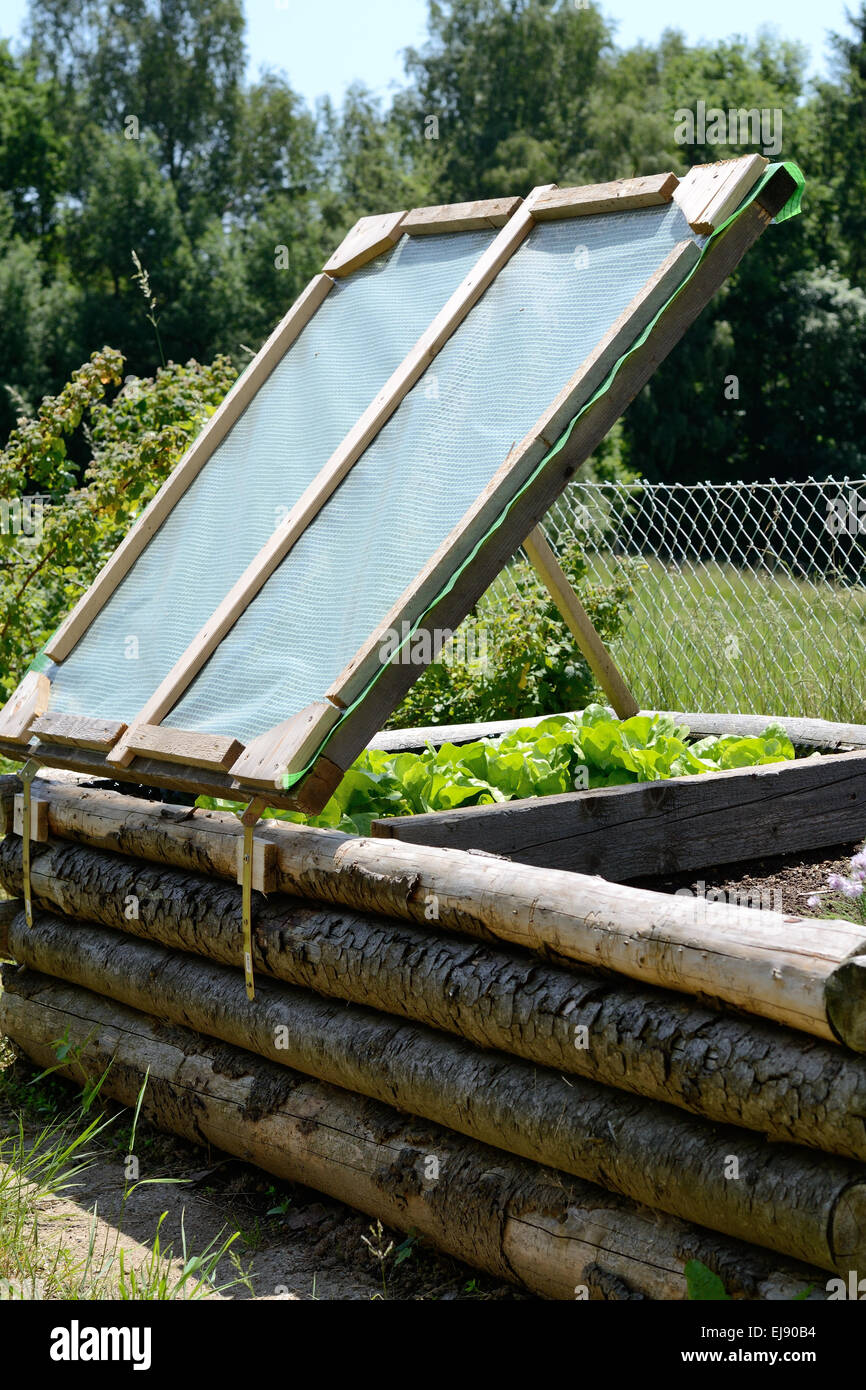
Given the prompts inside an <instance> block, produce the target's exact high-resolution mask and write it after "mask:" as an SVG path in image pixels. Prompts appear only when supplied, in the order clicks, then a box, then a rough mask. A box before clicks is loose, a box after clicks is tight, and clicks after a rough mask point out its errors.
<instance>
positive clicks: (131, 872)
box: [0, 839, 866, 1160]
mask: <svg viewBox="0 0 866 1390" xmlns="http://www.w3.org/2000/svg"><path fill="white" fill-rule="evenodd" d="M34 848H35V849H36V847H34ZM31 879H32V884H33V891H34V896H35V901H36V902H37V903H38V904H41V905H42V906H43V907H45V908H47V909H48V910H49V911H57V910H59V911H60V912H62V913H64V914H65V915H66V916H68V917H73V918H75V919H77V920H81V921H85V922H99V923H102V924H103V925H105V926H108V927H114V928H116V929H118V930H120V931H123V932H126V933H128V934H130V935H133V936H137V937H140V938H143V939H145V940H151V941H156V942H160V943H162V944H163V945H165V946H168V947H172V948H176V949H180V950H184V951H192V952H195V953H196V954H197V955H201V956H205V957H206V958H208V959H211V960H215V961H218V962H221V963H223V964H226V965H232V966H238V965H239V960H240V944H239V927H238V923H239V920H240V890H239V889H237V888H235V887H229V886H228V885H225V884H222V883H219V882H214V881H213V880H209V879H206V878H204V877H202V876H200V875H190V874H183V873H180V872H178V871H176V870H165V869H161V868H156V867H154V866H152V865H150V864H147V863H142V862H141V861H135V860H130V859H127V858H125V857H121V856H119V855H116V854H108V853H103V852H100V851H96V850H90V849H87V848H85V847H79V846H76V845H71V844H63V843H55V844H51V845H47V846H40V847H38V852H35V853H34V860H33V866H32V873H31ZM20 882H21V846H20V841H18V840H15V839H8V840H6V841H5V842H4V843H2V844H0V884H2V885H3V886H4V887H5V888H7V889H8V890H9V891H13V892H18V891H20ZM131 905H134V912H135V914H137V915H133V916H130V912H131V910H133V909H132V908H131ZM2 933H3V927H2V924H0V947H2ZM20 940H21V943H22V947H23V948H25V949H26V944H27V939H26V937H24V936H22V937H20ZM7 949H8V947H7ZM0 953H2V951H0ZM253 955H254V963H255V967H256V970H257V971H259V972H264V973H266V974H269V975H272V976H274V977H275V978H277V979H280V980H283V981H285V982H287V983H289V984H294V985H300V986H303V987H306V988H308V989H312V990H315V991H316V992H317V993H319V994H324V995H327V996H330V997H335V998H338V999H345V1000H348V1001H349V1002H351V1003H356V1004H366V1005H369V1006H370V1007H371V1008H375V1009H379V1010H381V1011H383V1012H386V1013H390V1014H396V1015H398V1016H400V1017H402V1018H407V1019H412V1020H414V1021H416V1022H419V1023H423V1024H426V1025H428V1026H429V1027H432V1028H436V1029H439V1030H443V1031H446V1032H449V1033H456V1034H457V1035H459V1036H462V1037H464V1038H467V1039H468V1040H469V1041H471V1042H473V1043H476V1044H478V1045H480V1046H481V1047H491V1048H496V1049H498V1050H499V1051H503V1052H512V1053H514V1054H515V1055H517V1056H519V1057H523V1058H525V1059H527V1060H528V1061H532V1062H536V1063H538V1064H540V1065H541V1066H546V1067H552V1068H554V1069H555V1070H556V1071H559V1072H566V1073H575V1074H577V1075H582V1076H586V1077H590V1078H592V1079H594V1080H597V1081H600V1082H603V1083H604V1084H606V1085H610V1086H615V1087H617V1088H619V1089H621V1090H625V1091H629V1092H631V1093H633V1094H636V1095H642V1096H647V1097H650V1098H652V1099H656V1100H661V1101H667V1102H671V1103H673V1104H675V1105H678V1106H680V1107H681V1108H683V1109H685V1110H688V1111H690V1112H691V1113H693V1114H696V1115H701V1116H703V1117H705V1118H707V1119H710V1120H716V1121H721V1122H722V1123H727V1124H734V1125H739V1126H743V1127H745V1128H747V1129H753V1130H756V1131H758V1132H760V1133H763V1134H766V1135H768V1136H769V1137H770V1138H772V1139H773V1140H775V1141H778V1142H783V1143H784V1142H793V1143H797V1144H805V1145H808V1146H810V1147H813V1148H818V1149H821V1150H824V1151H826V1152H830V1153H837V1154H840V1155H842V1156H845V1157H848V1158H855V1159H860V1160H864V1159H866V1130H864V1124H863V1116H864V1114H866V1059H862V1058H859V1057H851V1056H850V1055H848V1054H847V1053H845V1052H844V1051H843V1050H842V1049H841V1048H839V1047H835V1046H832V1045H829V1044H826V1043H821V1042H817V1041H815V1040H814V1039H811V1038H808V1037H806V1036H804V1035H803V1034H802V1033H797V1032H794V1031H792V1030H789V1029H784V1028H782V1027H780V1026H778V1025H776V1024H770V1023H764V1022H760V1021H758V1020H755V1019H749V1018H739V1017H736V1016H731V1015H729V1014H720V1013H717V1012H714V1011H713V1010H712V1009H710V1008H707V1007H705V1006H703V1005H701V1004H699V1003H697V1002H695V1001H692V1000H688V1001H686V1000H684V999H683V998H681V997H678V996H677V995H673V994H665V993H663V992H662V991H660V990H654V989H641V988H640V987H639V986H637V985H634V984H632V983H631V982H629V981H625V980H619V979H616V978H613V979H612V978H609V977H607V978H601V977H599V976H593V975H590V974H587V973H586V972H580V971H578V970H576V969H574V968H572V967H569V968H563V967H562V966H557V965H555V964H548V963H547V962H543V961H540V960H538V958H537V957H535V956H532V955H530V954H528V953H521V952H518V951H516V950H514V949H509V948H508V947H505V946H504V945H494V946H492V947H488V946H487V945H485V944H482V943H479V942H477V941H474V940H460V939H459V938H457V937H454V936H451V935H448V934H442V935H439V934H435V935H432V934H430V933H429V932H426V931H422V930H421V929H420V928H418V927H416V926H414V925H411V924H403V923H397V922H395V921H393V920H391V919H388V918H384V917H376V916H364V915H362V914H360V913H355V912H351V911H348V910H345V909H343V910H340V909H333V908H328V907H320V906H318V905H313V904H306V903H301V902H299V901H298V900H297V899H294V898H291V897H288V896H281V895H273V896H271V897H270V898H268V899H264V898H262V897H260V896H259V898H258V905H257V909H256V913H255V917H254V931H253Z"/></svg>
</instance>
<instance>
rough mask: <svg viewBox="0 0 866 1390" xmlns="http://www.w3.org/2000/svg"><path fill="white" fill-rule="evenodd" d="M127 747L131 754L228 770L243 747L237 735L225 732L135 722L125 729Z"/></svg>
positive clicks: (188, 765) (220, 770)
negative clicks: (206, 732)
mask: <svg viewBox="0 0 866 1390" xmlns="http://www.w3.org/2000/svg"><path fill="white" fill-rule="evenodd" d="M127 748H128V749H129V751H130V753H131V754H132V756H133V757H136V756H138V755H139V754H140V753H143V754H145V756H146V757H149V758H155V759H156V761H157V762H168V763H180V764H181V765H182V766H186V767H205V768H213V769H215V770H216V771H219V772H226V771H228V769H229V768H230V767H231V765H232V763H235V762H237V760H238V758H239V757H240V756H241V754H242V753H243V751H244V746H243V744H242V743H240V742H239V741H238V739H236V738H230V737H228V735H226V734H199V733H196V732H194V731H193V730H190V729H172V728H169V727H167V726H166V725H164V724H138V725H136V726H135V728H133V729H130V731H129V735H128V738H127Z"/></svg>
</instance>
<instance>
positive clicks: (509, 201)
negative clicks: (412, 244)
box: [400, 195, 548, 236]
mask: <svg viewBox="0 0 866 1390" xmlns="http://www.w3.org/2000/svg"><path fill="white" fill-rule="evenodd" d="M545 196H548V195H545ZM520 203H521V199H520V198H486V199H480V200H478V201H477V202H474V203H438V204H436V205H435V206H433V207H426V208H413V209H412V211H411V212H407V213H406V216H405V217H404V218H403V221H402V223H401V224H400V233H401V235H402V234H403V233H404V232H405V233H407V234H408V235H409V236H433V235H435V234H437V233H441V232H476V231H481V230H483V229H484V228H485V227H504V225H505V223H506V222H507V221H508V219H509V217H511V215H512V213H515V212H516V211H517V209H518V208H519V207H520Z"/></svg>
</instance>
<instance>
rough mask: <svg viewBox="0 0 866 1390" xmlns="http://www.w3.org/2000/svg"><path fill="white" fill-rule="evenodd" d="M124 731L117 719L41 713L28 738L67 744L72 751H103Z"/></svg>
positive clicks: (123, 726) (124, 726)
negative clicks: (32, 737) (32, 736)
mask: <svg viewBox="0 0 866 1390" xmlns="http://www.w3.org/2000/svg"><path fill="white" fill-rule="evenodd" d="M125 732H126V725H125V724H121V723H120V722H119V721H118V720H116V719H91V718H89V717H88V716H87V715H83V714H53V713H50V712H49V713H48V714H42V715H40V716H39V718H38V719H36V720H34V722H33V724H32V725H31V726H30V733H31V735H33V734H35V735H36V736H37V738H40V739H44V740H45V741H46V742H48V743H63V744H68V745H69V746H70V747H71V748H95V749H97V750H105V749H108V748H111V746H112V745H113V744H115V743H116V742H117V740H118V739H119V738H120V735H121V734H123V733H125Z"/></svg>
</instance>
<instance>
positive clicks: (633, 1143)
mask: <svg viewBox="0 0 866 1390" xmlns="http://www.w3.org/2000/svg"><path fill="white" fill-rule="evenodd" d="M35 787H36V789H37V790H36V792H35V794H36V795H37V796H39V797H40V798H41V799H42V800H44V801H45V802H46V803H47V829H48V832H49V833H50V834H51V835H52V837H53V838H51V839H50V840H49V841H48V842H47V843H44V844H34V845H33V846H32V857H31V890H32V894H33V900H34V904H35V906H36V911H35V914H34V920H33V925H32V927H31V928H29V929H28V927H27V925H26V923H25V920H24V915H23V913H22V912H18V913H16V914H15V915H12V916H11V917H10V916H9V914H7V919H6V920H5V922H4V920H3V917H2V915H0V954H6V955H7V956H9V957H11V958H12V959H13V960H15V961H16V962H17V963H18V965H19V967H23V968H20V969H18V970H15V971H11V972H10V971H8V970H7V971H6V972H5V973H4V992H3V996H2V1001H0V1007H2V1030H3V1031H4V1032H6V1033H7V1034H8V1035H9V1036H10V1037H11V1038H12V1039H13V1040H14V1041H15V1042H17V1043H18V1045H19V1046H20V1047H21V1048H22V1049H23V1051H24V1052H26V1053H27V1054H28V1055H29V1056H31V1057H32V1058H33V1059H34V1060H35V1061H36V1062H37V1063H39V1064H40V1065H53V1066H56V1065H57V1058H56V1055H55V1054H54V1051H53V1050H52V1039H56V1038H58V1037H60V1036H68V1037H69V1038H70V1039H72V1040H74V1041H75V1044H76V1048H77V1049H78V1051H77V1052H76V1065H75V1067H67V1068H66V1070H67V1071H68V1072H69V1074H70V1075H77V1077H78V1079H80V1075H81V1073H80V1066H81V1065H82V1062H84V1063H85V1064H86V1065H87V1066H88V1067H90V1068H92V1069H93V1070H94V1072H98V1071H102V1070H104V1069H105V1067H106V1065H107V1063H108V1061H109V1059H112V1058H113V1062H112V1066H111V1067H110V1069H109V1070H108V1074H107V1078H106V1081H105V1083H104V1086H103V1091H104V1093H105V1094H111V1095H114V1096H116V1097H117V1098H118V1099H119V1100H121V1101H123V1102H125V1103H134V1101H135V1098H136V1095H137V1092H138V1089H139V1088H140V1086H141V1084H142V1080H143V1078H144V1077H145V1075H146V1074H147V1075H148V1076H149V1081H148V1085H147V1087H146V1090H145V1102H144V1108H145V1112H146V1113H149V1114H150V1115H151V1116H152V1118H153V1119H154V1120H155V1121H156V1122H157V1123H159V1124H161V1125H163V1126H164V1127H167V1128H169V1129H173V1130H176V1131H177V1132H179V1133H182V1134H185V1135H187V1136H188V1137H192V1138H198V1139H206V1140H207V1141H208V1142H210V1143H214V1144H217V1145H218V1146H219V1147H221V1148H223V1149H225V1150H226V1151H227V1152H230V1153H234V1154H237V1155H238V1156H241V1157H245V1158H248V1159H249V1160H250V1161H253V1162H256V1163H259V1164H260V1165H261V1166H263V1167H265V1168H266V1169H268V1171H270V1172H273V1173H277V1174H278V1175H279V1176H282V1177H288V1178H291V1179H294V1180H297V1181H301V1182H305V1183H309V1184H310V1185H313V1186H316V1187H319V1188H321V1189H322V1190H324V1191H327V1192H329V1193H330V1194H331V1195H334V1196H337V1197H340V1198H342V1199H343V1200H345V1201H348V1202H350V1203H352V1204H354V1205H356V1206H359V1207H360V1208H361V1209H363V1210H365V1211H367V1212H370V1213H371V1214H372V1215H374V1216H378V1217H380V1218H381V1219H382V1220H384V1221H387V1222H389V1223H390V1224H392V1225H395V1226H398V1227H403V1228H404V1229H410V1228H414V1229H416V1230H418V1231H419V1232H421V1233H423V1234H426V1235H427V1236H429V1238H430V1239H432V1240H434V1241H435V1242H436V1243H437V1244H439V1245H440V1246H442V1248H444V1249H446V1250H448V1251H449V1252H450V1253H452V1254H455V1255H457V1256H459V1257H460V1258H462V1259H464V1260H467V1261H468V1262H470V1263H474V1264H476V1265H477V1266H479V1267H481V1268H484V1269H487V1270H489V1271H490V1272H492V1273H494V1274H496V1275H498V1276H499V1277H505V1278H510V1279H516V1280H518V1281H519V1282H522V1283H524V1284H526V1286H527V1287H529V1288H531V1289H533V1290H535V1291H536V1292H538V1293H540V1294H543V1295H544V1296H546V1297H556V1298H564V1297H569V1298H571V1297H575V1296H578V1297H583V1296H589V1297H596V1298H598V1297H604V1298H613V1297H630V1296H641V1297H649V1298H680V1297H683V1296H684V1293H685V1278H684V1273H683V1271H684V1266H685V1263H686V1261H687V1260H688V1259H700V1260H701V1261H702V1262H703V1263H704V1264H706V1265H708V1266H709V1267H710V1268H711V1269H714V1270H716V1271H717V1272H718V1273H719V1274H720V1275H721V1277H722V1278H723V1279H724V1280H726V1282H727V1284H728V1287H729V1291H731V1292H733V1293H734V1294H735V1295H736V1296H740V1297H749V1298H756V1297H770V1298H778V1297H792V1296H795V1294H796V1292H797V1291H799V1292H800V1295H801V1296H802V1294H803V1293H804V1292H806V1291H807V1290H812V1293H811V1296H812V1297H815V1296H820V1295H821V1294H822V1291H823V1289H824V1287H825V1285H826V1282H827V1275H828V1273H832V1274H841V1275H843V1276H847V1274H848V1272H849V1270H851V1269H857V1268H860V1269H862V1268H863V1266H864V1257H866V1164H864V1160H866V1136H864V1126H863V1114H864V1104H866V1058H863V1057H860V1056H858V1055H856V1054H855V1053H854V1052H853V1050H852V1049H851V1048H850V1046H843V1045H842V1044H841V1042H840V1041H839V1039H838V1036H837V1035H838V1032H839V1030H838V1028H837V1026H836V1020H837V1019H838V1018H844V1019H845V1020H846V1028H847V1029H848V1039H849V1042H850V1040H851V1039H852V1038H853V1039H854V1040H855V1041H856V1040H858V1039H860V1038H861V1037H863V1036H864V1031H863V1029H864V1025H863V1017H862V1009H861V1003H860V1001H861V991H862V983H861V982H862V976H861V974H860V967H859V965H858V964H857V960H858V957H862V956H863V955H864V952H863V949H862V932H860V931H859V930H858V929H857V928H856V927H854V926H853V925H852V924H850V923H842V922H831V923H828V924H826V925H827V932H826V939H824V938H823V936H822V931H823V927H824V925H825V924H823V923H822V924H807V923H800V922H798V921H797V920H796V919H794V920H793V921H790V922H784V923H781V922H779V921H777V920H776V914H772V913H761V912H756V911H754V910H749V909H739V908H730V909H726V908H725V905H722V904H719V905H714V908H715V909H716V910H715V911H713V910H711V909H710V908H708V909H707V913H706V914H702V915H703V920H693V921H689V920H688V919H687V918H686V916H685V914H684V910H685V912H688V911H689V908H690V907H691V906H693V905H690V904H688V903H685V902H683V900H677V899H663V895H661V894H640V893H637V891H636V890H629V889H622V888H615V886H614V885H610V884H606V883H604V882H603V881H601V880H591V879H583V878H582V877H581V876H580V875H573V874H566V873H561V872H558V873H551V874H545V873H544V872H543V871H540V870H537V869H531V868H528V867H527V866H521V865H512V864H509V863H507V862H506V861H500V860H496V859H490V858H489V857H487V856H478V855H471V854H465V853H462V852H459V851H445V850H430V851H429V852H425V851H424V848H423V847H418V846H409V847H403V846H401V845H400V844H399V842H393V843H388V842H384V843H383V842H382V841H372V842H369V841H366V842H365V841H363V840H354V839H351V838H348V837H343V836H338V835H334V834H331V833H329V832H317V831H312V830H309V829H307V828H305V827H295V826H291V825H286V824H283V823H271V824H267V825H264V826H263V827H262V828H261V830H260V831H257V839H258V840H259V842H260V843H261V844H263V845H266V846H271V847H273V848H272V849H271V850H268V851H266V852H265V853H263V854H262V858H261V863H260V867H259V874H260V881H262V882H263V883H266V884H267V886H271V884H274V885H275V886H276V888H277V889H278V891H276V892H273V893H271V894H269V895H268V896H267V897H265V896H264V895H262V894H257V895H256V899H257V901H256V913H255V922H254V939H253V953H254V966H255V970H256V972H257V988H256V997H255V999H254V1000H253V1001H250V1000H249V999H248V998H247V996H246V992H245V988H244V979H243V973H242V970H241V969H240V955H241V950H240V935H241V933H240V912H241V904H240V890H239V888H238V887H237V885H236V883H234V882H232V883H229V882H228V881H227V880H229V879H230V878H231V879H235V877H236V873H237V862H238V861H237V843H238V833H239V829H240V827H239V826H238V825H237V822H236V821H234V823H232V821H233V818H230V817H228V816H220V815H218V814H216V813H212V812H198V811H196V812H192V811H188V810H184V809H178V808H176V807H165V806H161V805H154V804H148V803H144V804H142V803H141V802H140V801H136V800H135V799H134V798H130V797H126V796H121V795H119V794H117V793H113V792H108V791H101V790H98V789H86V788H82V787H80V786H75V785H70V784H62V785H61V784H57V785H55V784H53V783H52V784H47V783H42V784H40V783H36V784H35ZM0 799H2V789H0ZM130 803H132V804H131V805H130ZM235 827H237V829H236V828H235ZM371 847H372V848H371ZM373 849H375V851H380V852H381V851H383V850H384V854H382V856H381V858H379V859H378V860H377V859H376V858H375V856H374V853H373ZM395 850H396V851H397V853H396V854H394V853H393V851H395ZM407 850H408V854H407ZM419 850H420V851H421V852H420V853H418V851H419ZM21 859H22V855H21V842H20V839H18V837H17V836H15V835H13V834H9V835H7V837H6V839H5V840H3V841H2V843H0V885H2V887H3V888H4V889H5V890H6V891H7V892H8V893H11V894H13V895H16V896H17V895H20V893H21V892H22V888H23V885H22V869H21ZM416 861H417V862H416ZM413 865H414V867H413ZM563 880H564V881H565V882H563ZM621 894H626V895H629V896H627V897H626V898H622V897H620V896H619V895H621ZM656 899H663V902H661V903H659V902H657V901H656ZM593 903H595V907H593V906H592V904H593ZM718 909H722V911H721V912H720V911H719V910H718ZM594 914H595V915H594ZM755 919H759V920H755ZM763 919H767V920H763ZM782 926H784V927H786V928H787V935H785V934H784V933H783V932H782V930H781V928H782ZM726 932H727V935H726ZM505 943H508V944H505ZM720 943H721V944H722V945H723V946H724V950H723V952H722V958H721V960H719V959H718V958H717V957H718V955H719V947H720ZM532 948H534V949H532ZM641 960H643V962H644V964H645V969H644V970H643V971H641V970H640V969H639V966H640V962H641ZM575 961H580V962H581V964H580V965H577V964H575ZM852 963H853V964H852ZM600 964H601V965H604V966H605V967H607V970H608V973H605V974H601V973H599V971H598V969H597V968H595V969H591V968H589V967H590V966H593V967H597V966H598V965H600ZM614 964H617V965H618V967H619V968H618V971H617V973H616V974H611V973H609V971H610V968H611V966H612V965H614ZM696 982H697V985H698V986H700V987H699V988H698V987H696ZM662 983H664V984H666V985H667V986H668V987H667V988H660V987H659V986H660V984H662ZM710 985H715V988H710V987H709V986H710ZM674 990H676V991H677V992H676V993H674V992H673V991H674ZM696 995H700V997H695V996H696ZM833 999H835V1000H836V1004H835V1005H833V1006H832V1007H831V1003H830V1001H831V1000H833ZM732 1006H737V1007H738V1009H748V1010H749V1013H748V1014H746V1013H741V1012H738V1011H733V1009H732ZM794 1020H796V1022H797V1024H798V1026H797V1027H793V1026H791V1024H792V1021H794ZM758 1247H761V1248H760V1249H759V1248H758ZM821 1271H823V1273H822V1272H821ZM576 1290H577V1294H576Z"/></svg>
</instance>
